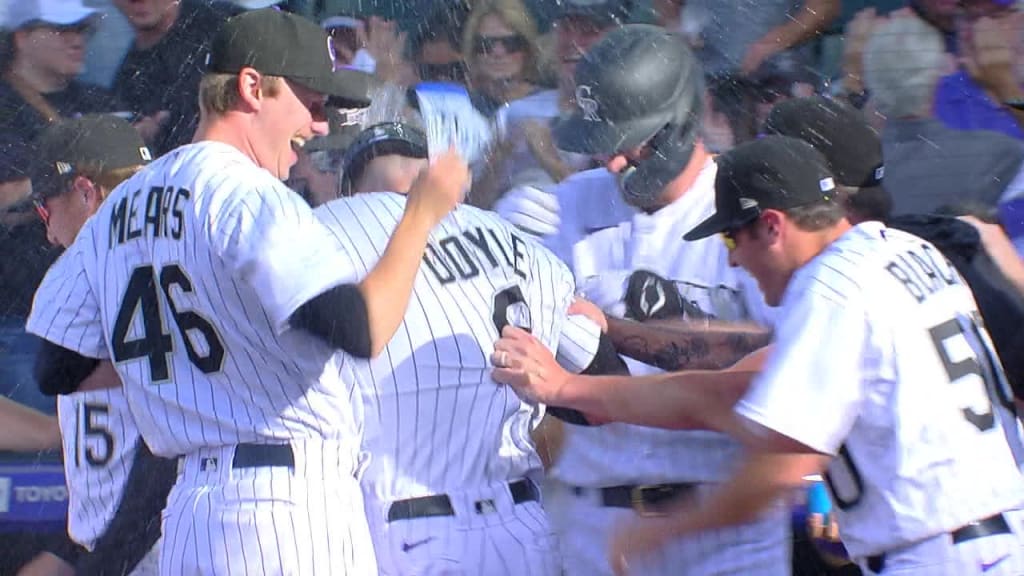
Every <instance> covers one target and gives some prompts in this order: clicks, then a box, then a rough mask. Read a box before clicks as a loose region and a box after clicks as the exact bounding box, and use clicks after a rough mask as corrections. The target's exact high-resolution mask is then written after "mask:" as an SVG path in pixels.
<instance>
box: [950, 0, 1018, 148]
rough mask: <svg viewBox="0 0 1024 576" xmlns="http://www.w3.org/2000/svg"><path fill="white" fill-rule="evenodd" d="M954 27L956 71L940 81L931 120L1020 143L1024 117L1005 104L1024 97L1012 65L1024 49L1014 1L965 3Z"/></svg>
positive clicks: (981, 0)
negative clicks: (1000, 136)
mask: <svg viewBox="0 0 1024 576" xmlns="http://www.w3.org/2000/svg"><path fill="white" fill-rule="evenodd" d="M963 5H964V6H963V11H962V13H961V15H960V16H959V19H958V21H957V27H956V36H955V38H956V39H957V40H956V43H955V45H954V46H955V48H956V49H957V50H956V51H955V54H957V56H958V57H959V62H960V66H959V67H958V68H957V70H956V72H954V73H952V74H950V75H948V76H945V77H944V78H942V80H941V81H940V82H939V86H938V88H937V90H936V95H935V115H936V116H937V117H938V118H939V120H942V122H943V123H945V124H946V126H949V127H950V128H956V129H958V130H992V131H995V132H1002V133H1003V134H1006V135H1007V136H1012V137H1014V138H1017V139H1024V130H1022V129H1021V127H1022V126H1024V113H1022V112H1020V111H1018V110H1014V109H1013V108H1010V107H1008V106H1007V105H1006V102H1008V101H1012V100H1019V99H1020V98H1021V97H1022V96H1024V90H1022V88H1021V80H1022V78H1021V77H1020V76H1019V75H1018V74H1017V71H1016V64H1017V61H1018V60H1019V55H1020V53H1021V51H1022V50H1024V42H1022V40H1024V35H1022V32H1024V30H1022V25H1024V21H1022V15H1021V14H1020V13H1019V12H1018V8H1017V6H1016V0H970V1H967V2H963Z"/></svg>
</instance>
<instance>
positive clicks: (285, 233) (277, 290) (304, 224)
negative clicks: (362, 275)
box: [212, 182, 357, 331]
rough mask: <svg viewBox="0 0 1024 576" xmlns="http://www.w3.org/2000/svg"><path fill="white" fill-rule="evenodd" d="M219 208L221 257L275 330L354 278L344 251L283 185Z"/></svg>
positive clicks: (216, 238) (216, 227) (249, 193)
mask: <svg viewBox="0 0 1024 576" xmlns="http://www.w3.org/2000/svg"><path fill="white" fill-rule="evenodd" d="M223 209H224V211H225V213H224V214H223V215H222V216H221V217H220V218H217V219H215V220H213V222H212V225H213V227H214V229H213V231H212V236H213V238H214V241H215V242H216V243H217V244H218V248H219V250H220V256H221V258H223V260H224V262H225V263H226V265H227V266H228V268H229V269H230V270H232V272H233V273H234V274H235V276H236V277H237V278H239V279H240V280H241V281H242V282H244V283H246V284H248V285H249V286H251V287H252V288H253V290H254V291H255V293H256V295H257V297H258V298H259V299H260V303H261V304H262V305H263V308H264V309H265V310H266V311H267V314H268V316H269V318H270V320H271V322H272V323H273V326H274V328H275V329H276V330H278V331H283V330H284V329H285V328H287V326H288V319H289V318H290V317H291V315H292V314H293V313H294V312H295V311H296V310H298V308H299V307H300V306H302V305H303V304H305V303H306V302H308V301H309V300H311V299H313V298H314V297H315V296H318V295H319V294H322V293H323V292H325V291H327V290H328V289H330V288H333V287H334V286H337V285H339V284H342V283H345V282H354V281H356V280H357V278H356V275H355V273H354V268H353V265H352V258H351V257H350V255H349V253H348V252H347V251H346V250H345V249H344V248H343V247H342V246H341V245H340V244H339V243H338V242H337V239H336V238H335V237H334V236H333V235H332V234H331V233H330V231H328V230H327V228H326V227H324V225H323V224H321V223H320V221H319V220H318V219H317V218H316V217H315V216H314V215H313V211H312V210H311V209H310V208H309V206H308V205H307V204H306V203H305V201H304V200H302V198H301V197H299V195H298V194H295V193H293V192H291V191H290V190H288V189H287V188H285V187H284V185H283V184H280V185H279V184H278V183H276V182H274V183H273V185H267V184H264V185H263V187H261V188H256V189H254V190H247V191H246V193H245V194H239V195H238V197H237V199H233V201H229V202H227V203H226V204H225V205H224V207H223Z"/></svg>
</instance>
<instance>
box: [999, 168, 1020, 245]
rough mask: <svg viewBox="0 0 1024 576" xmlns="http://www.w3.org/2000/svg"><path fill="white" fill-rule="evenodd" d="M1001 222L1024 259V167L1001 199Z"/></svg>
mask: <svg viewBox="0 0 1024 576" xmlns="http://www.w3.org/2000/svg"><path fill="white" fill-rule="evenodd" d="M998 208H999V220H1000V223H1001V224H1002V225H1003V228H1004V229H1005V230H1006V235H1007V236H1009V237H1010V240H1011V241H1012V242H1013V246H1014V248H1016V249H1017V254H1018V255H1020V256H1021V257H1022V258H1024V166H1021V170H1020V171H1018V172H1017V175H1016V176H1015V177H1014V178H1013V180H1012V181H1011V182H1010V184H1009V185H1008V186H1007V187H1006V190H1005V191H1004V192H1003V195H1002V197H1001V198H1000V199H999V207H998Z"/></svg>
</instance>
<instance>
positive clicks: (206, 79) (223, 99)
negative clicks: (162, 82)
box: [199, 73, 281, 115]
mask: <svg viewBox="0 0 1024 576" xmlns="http://www.w3.org/2000/svg"><path fill="white" fill-rule="evenodd" d="M260 90H262V91H263V92H265V93H266V95H267V96H268V97H270V98H273V97H275V96H277V94H278V92H280V90H281V78H280V77H279V76H260ZM238 102H239V95H238V74H221V73H210V74H205V75H203V78H202V79H201V80H200V81H199V109H200V110H201V111H202V112H204V113H206V114H214V115H222V114H226V113H228V112H230V111H231V110H232V109H234V108H235V106H237V105H238Z"/></svg>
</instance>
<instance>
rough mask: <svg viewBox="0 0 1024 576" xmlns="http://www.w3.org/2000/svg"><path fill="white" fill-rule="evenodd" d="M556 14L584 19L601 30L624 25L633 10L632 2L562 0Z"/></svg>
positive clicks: (620, 0)
mask: <svg viewBox="0 0 1024 576" xmlns="http://www.w3.org/2000/svg"><path fill="white" fill-rule="evenodd" d="M560 5H561V10H560V11H559V12H558V14H557V18H558V19H562V18H573V17H576V18H586V19H587V20H590V21H591V22H594V23H595V24H597V25H598V26H601V27H602V28H608V27H611V26H617V25H620V24H625V23H626V22H627V21H628V19H629V14H630V11H631V10H632V8H633V1H632V0H562V1H561V2H560Z"/></svg>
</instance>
